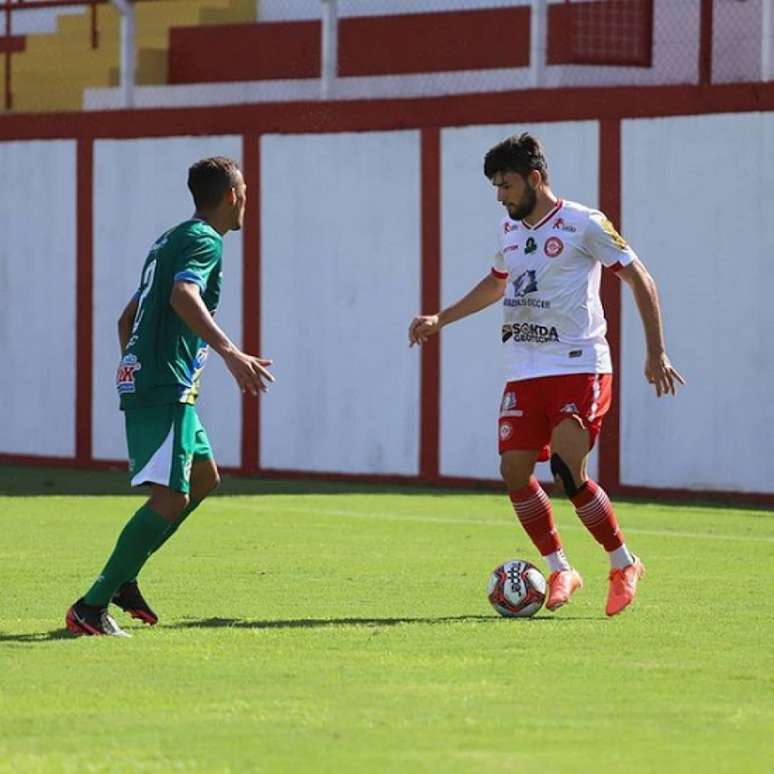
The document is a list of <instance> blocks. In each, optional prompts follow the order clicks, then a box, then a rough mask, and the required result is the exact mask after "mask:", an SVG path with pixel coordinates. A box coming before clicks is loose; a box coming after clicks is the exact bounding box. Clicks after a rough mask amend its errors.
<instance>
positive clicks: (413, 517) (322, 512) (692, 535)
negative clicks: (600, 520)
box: [213, 495, 774, 543]
mask: <svg viewBox="0 0 774 774" xmlns="http://www.w3.org/2000/svg"><path fill="white" fill-rule="evenodd" d="M238 497H240V495H236V496H235V499H236V498H238ZM224 499H225V498H217V500H216V501H213V504H214V503H215V502H217V506H218V507H221V508H223V507H225V508H227V509H229V510H232V509H233V510H237V509H239V510H249V511H261V512H266V513H271V512H274V511H277V510H281V511H283V512H289V513H303V514H306V515H308V516H332V517H335V518H349V519H378V520H380V521H398V522H400V521H405V522H414V523H418V524H444V525H448V524H452V525H456V526H459V527H466V528H467V527H500V528H503V527H510V526H512V525H513V522H511V521H509V520H507V519H503V520H502V521H481V520H475V521H473V520H471V521H463V520H459V519H444V518H428V517H427V516H419V515H417V514H404V515H397V514H394V513H381V512H377V511H369V512H368V513H366V512H364V511H344V510H340V509H335V510H334V509H327V508H326V509H321V508H301V507H299V506H294V505H291V506H282V507H281V508H279V509H278V508H276V507H272V506H267V507H262V506H257V505H252V504H240V505H237V504H236V503H229V502H223V500H224ZM561 528H562V529H563V530H565V529H570V530H582V531H585V530H586V528H585V527H584V526H583V525H582V524H562V525H561ZM624 532H625V533H626V534H629V533H631V534H632V535H649V536H653V537H669V538H683V539H685V540H735V541H739V542H743V543H774V536H768V535H761V536H755V535H725V534H716V533H712V532H673V531H671V530H658V529H639V528H637V527H628V526H627V527H625V529H624Z"/></svg>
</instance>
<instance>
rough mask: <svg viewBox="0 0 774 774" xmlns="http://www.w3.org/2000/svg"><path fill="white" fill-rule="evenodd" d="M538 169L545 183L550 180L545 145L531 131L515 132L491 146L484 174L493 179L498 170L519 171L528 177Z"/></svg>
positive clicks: (485, 161) (485, 162) (486, 157)
mask: <svg viewBox="0 0 774 774" xmlns="http://www.w3.org/2000/svg"><path fill="white" fill-rule="evenodd" d="M533 169H536V170H537V171H538V172H540V177H541V178H542V179H543V182H544V183H547V182H548V162H547V161H546V157H545V154H544V153H543V146H542V145H541V143H540V140H538V138H537V137H534V136H533V135H531V134H530V133H529V132H524V134H514V135H513V136H512V137H508V139H506V140H503V141H502V142H499V143H497V145H495V146H494V148H490V150H489V151H488V153H487V154H486V156H485V157H484V174H485V175H486V176H487V177H488V178H489V179H490V180H491V179H492V178H493V177H494V176H495V174H496V173H498V172H518V174H520V175H521V176H522V177H526V176H527V175H529V173H530V172H532V170H533Z"/></svg>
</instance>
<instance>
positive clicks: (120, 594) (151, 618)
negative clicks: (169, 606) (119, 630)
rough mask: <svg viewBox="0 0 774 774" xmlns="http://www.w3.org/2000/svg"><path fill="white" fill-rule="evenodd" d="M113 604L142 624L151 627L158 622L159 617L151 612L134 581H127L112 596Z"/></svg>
mask: <svg viewBox="0 0 774 774" xmlns="http://www.w3.org/2000/svg"><path fill="white" fill-rule="evenodd" d="M113 604H114V605H118V606H119V607H120V608H121V609H122V610H123V611H124V612H125V613H129V615H130V616H132V618H137V619H138V620H140V621H142V622H143V623H146V624H148V625H149V626H153V625H154V624H156V623H158V622H159V617H158V616H157V615H156V614H155V613H154V612H153V610H151V606H150V605H149V604H148V603H147V602H146V601H145V599H144V598H143V596H142V594H141V593H140V587H139V586H138V585H137V581H136V580H132V581H127V582H126V583H124V584H123V585H122V586H121V588H119V589H118V591H117V592H116V593H115V594H114V595H113Z"/></svg>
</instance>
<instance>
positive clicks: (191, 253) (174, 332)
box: [116, 220, 223, 411]
mask: <svg viewBox="0 0 774 774" xmlns="http://www.w3.org/2000/svg"><path fill="white" fill-rule="evenodd" d="M222 253H223V238H222V237H221V235H220V234H219V233H218V232H217V231H215V229H213V228H212V226H210V225H209V224H208V223H205V222H204V221H202V220H188V221H186V222H185V223H181V224H180V225H179V226H175V227H174V228H172V229H170V230H169V231H167V232H166V233H165V234H164V235H163V236H162V237H161V238H160V239H158V241H156V243H155V244H154V245H153V247H151V250H150V253H149V254H148V257H147V258H146V260H145V264H144V266H143V268H142V274H141V275H140V276H141V280H140V287H139V289H138V290H137V294H136V296H135V297H136V298H137V311H136V313H135V316H134V324H133V326H132V331H131V335H130V337H129V341H128V342H127V345H126V349H125V350H124V352H123V357H122V358H121V363H120V365H119V367H118V376H117V378H116V386H117V388H118V394H119V396H120V398H121V410H122V411H123V410H126V409H130V408H132V409H133V408H141V407H143V406H158V405H162V404H165V403H194V402H195V401H196V397H197V395H198V394H199V377H200V376H201V372H202V370H203V368H204V363H205V360H206V359H207V349H208V348H207V345H206V344H205V342H204V341H202V339H200V338H199V337H198V336H197V335H196V334H195V333H194V332H193V331H192V330H191V329H190V328H189V327H188V326H187V325H186V324H185V323H184V322H183V320H182V319H181V318H180V317H179V316H178V314H177V313H176V312H175V310H174V309H173V308H172V306H171V304H170V297H171V295H172V288H173V287H174V284H175V282H179V281H185V282H193V283H195V284H196V285H198V286H199V292H200V293H201V296H202V300H203V301H204V305H205V306H206V307H207V309H209V311H210V312H211V313H214V312H215V310H216V309H217V306H218V300H219V298H220V284H221V265H222V260H221V256H222Z"/></svg>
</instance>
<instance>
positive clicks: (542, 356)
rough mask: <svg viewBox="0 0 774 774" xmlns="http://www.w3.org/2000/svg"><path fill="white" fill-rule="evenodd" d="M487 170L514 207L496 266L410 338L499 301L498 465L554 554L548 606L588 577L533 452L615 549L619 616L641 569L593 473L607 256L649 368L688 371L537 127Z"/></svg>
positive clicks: (531, 527)
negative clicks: (552, 179)
mask: <svg viewBox="0 0 774 774" xmlns="http://www.w3.org/2000/svg"><path fill="white" fill-rule="evenodd" d="M484 174H485V175H486V176H487V178H489V180H491V182H492V184H493V185H494V186H495V188H496V189H497V200H498V201H499V202H500V203H501V204H502V205H503V206H504V207H505V208H506V210H507V212H508V214H507V216H506V217H505V218H503V220H502V222H501V224H500V228H499V241H500V249H499V251H498V252H497V254H496V255H495V259H494V266H493V267H492V271H491V273H490V274H489V275H488V276H487V277H485V278H484V279H483V280H482V281H481V282H479V283H478V284H477V285H476V286H475V287H474V288H473V289H472V290H471V291H470V292H469V293H468V294H467V295H466V296H464V297H463V298H462V299H460V300H459V301H457V302H456V303H455V304H452V305H451V306H449V307H447V308H446V309H443V310H441V311H440V312H438V313H437V314H431V315H420V316H418V317H415V318H414V320H413V321H412V323H411V326H410V327H409V342H410V344H411V345H414V344H422V343H424V342H425V341H426V340H427V338H428V337H429V336H431V335H433V334H435V333H438V332H439V331H440V330H441V328H443V327H444V326H445V325H449V324H450V323H453V322H455V321H457V320H460V319H462V318H463V317H467V316H468V315H471V314H474V313H475V312H478V311H480V310H481V309H484V308H486V307H488V306H490V305H491V304H493V303H495V302H497V301H501V300H502V302H503V311H504V319H503V326H502V341H503V350H504V353H505V360H506V366H507V371H508V376H507V383H506V385H505V390H504V392H503V398H502V404H501V407H500V419H499V436H500V442H499V451H500V455H501V464H500V470H501V473H502V476H503V479H504V480H505V482H506V484H507V485H508V490H509V494H510V499H511V502H512V504H513V509H514V511H515V512H516V516H517V517H518V519H519V521H520V522H521V524H522V526H523V527H524V529H525V531H526V532H527V534H528V535H529V537H530V539H531V540H532V542H533V543H534V544H535V547H536V548H537V549H538V551H540V553H541V555H542V556H543V557H544V558H545V560H546V562H547V563H548V566H549V569H550V575H549V580H548V599H547V601H546V607H547V608H548V609H549V610H557V609H558V608H560V607H561V606H562V605H565V604H567V602H568V601H569V600H570V597H571V596H572V594H573V593H574V592H575V591H577V590H578V589H580V588H581V587H582V586H583V580H582V578H581V576H580V573H578V571H577V570H576V569H574V568H573V567H572V566H571V565H570V564H569V562H568V560H567V558H566V556H565V554H564V551H563V550H562V545H561V542H560V539H559V534H558V533H557V530H556V528H555V526H554V521H553V516H552V513H551V502H550V500H549V498H548V496H547V495H546V493H545V492H544V491H543V489H542V487H541V486H540V484H539V483H538V481H537V479H536V478H535V477H534V475H533V472H534V467H535V462H537V461H546V460H550V464H551V472H552V474H553V476H554V479H555V481H556V484H557V486H558V487H559V488H560V489H561V490H563V491H564V493H565V494H566V495H567V496H568V497H569V498H570V500H571V501H572V503H573V505H574V506H575V511H576V513H577V514H578V516H579V518H580V520H581V521H582V522H583V524H584V525H585V526H586V528H587V529H588V530H589V532H591V534H592V535H593V537H594V539H595V540H596V541H597V542H598V543H600V544H601V545H602V546H603V547H604V549H605V551H607V554H608V557H609V559H610V567H611V569H610V575H609V589H608V597H607V604H606V608H605V610H606V613H607V614H608V615H610V616H612V615H616V614H617V613H620V612H621V611H622V610H624V608H626V607H627V606H628V605H630V604H631V602H632V600H633V599H634V595H635V593H636V591H637V582H638V581H639V579H640V578H641V577H642V575H643V573H644V570H645V568H644V566H643V564H642V562H641V561H640V559H639V558H638V557H637V556H635V555H634V554H633V553H631V551H630V550H629V548H628V547H627V545H626V543H625V542H624V537H623V534H622V533H621V530H620V529H619V526H618V521H617V519H616V516H615V511H614V510H613V506H612V504H611V503H610V500H609V499H608V497H607V495H606V494H605V492H604V490H603V489H602V487H600V486H599V484H597V483H596V482H595V481H592V480H591V479H590V478H589V477H588V475H587V472H586V469H587V461H588V456H589V453H590V451H591V448H592V447H593V445H594V442H595V440H596V438H597V436H598V435H599V431H600V429H601V427H602V419H603V417H604V415H605V413H606V412H607V410H608V408H609V406H610V399H611V382H612V370H613V369H612V363H611V360H610V350H609V348H608V345H607V341H606V340H605V332H606V328H607V326H606V323H605V317H604V313H603V309H602V303H601V301H600V297H599V286H600V280H601V275H602V267H603V266H605V267H607V268H609V269H611V270H612V271H614V272H616V273H617V275H618V276H619V277H620V278H621V279H622V280H623V281H624V282H625V283H626V284H627V285H628V286H629V287H630V288H631V290H632V292H633V294H634V298H635V301H636V303H637V308H638V310H639V313H640V318H641V319H642V325H643V328H644V329H645V339H646V343H647V353H646V358H645V378H646V379H647V380H648V382H649V383H651V384H652V385H654V387H655V390H656V395H657V396H658V397H661V396H662V395H667V394H672V395H674V394H675V391H676V385H677V383H678V382H679V383H680V384H684V383H685V382H684V381H683V378H682V377H681V376H680V374H679V373H677V371H676V370H675V369H674V368H673V367H672V364H671V363H670V362H669V358H668V357H667V354H666V351H665V348H664V336H663V329H662V324H661V311H660V308H659V302H658V293H657V290H656V285H655V282H654V281H653V278H652V277H651V276H650V274H649V273H648V271H647V269H646V268H645V266H644V265H643V263H642V261H640V259H639V258H638V257H637V255H636V254H635V252H634V251H633V250H632V249H631V247H629V245H628V244H627V243H626V242H625V241H624V239H623V238H622V237H621V236H620V235H619V234H618V233H617V232H616V230H615V229H614V228H613V226H612V224H611V223H610V221H609V220H608V219H607V218H606V217H605V216H604V215H603V214H602V213H601V212H599V211H598V210H593V209H590V208H588V207H584V206H583V205H581V204H577V203H575V202H570V201H562V200H561V199H558V198H557V197H556V196H555V195H554V193H553V192H552V191H551V188H550V186H549V180H548V165H547V163H546V160H545V156H544V153H543V148H542V146H541V144H540V141H539V140H538V139H537V138H536V137H534V136H532V135H530V134H526V133H525V134H522V135H520V136H514V137H510V138H508V139H506V140H504V141H503V142H501V143H499V144H498V145H496V146H495V147H493V148H492V149H491V150H490V151H489V152H488V153H487V154H486V158H485V160H484Z"/></svg>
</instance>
